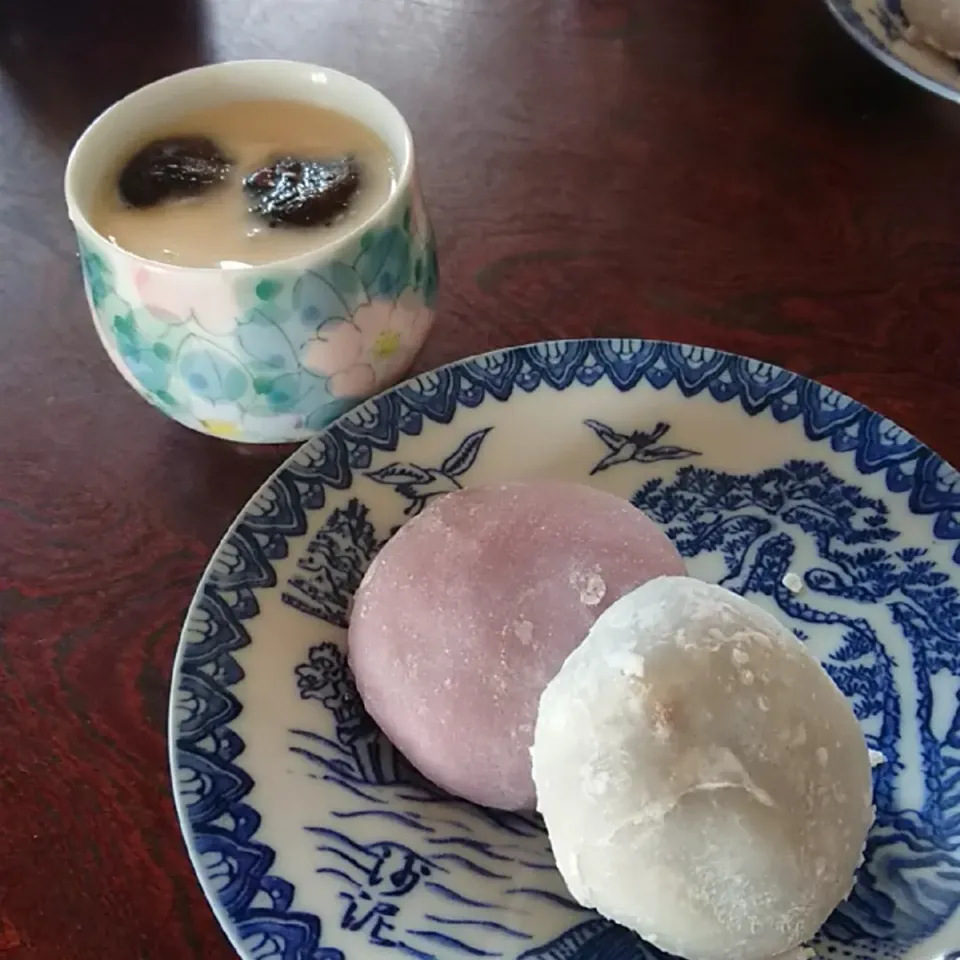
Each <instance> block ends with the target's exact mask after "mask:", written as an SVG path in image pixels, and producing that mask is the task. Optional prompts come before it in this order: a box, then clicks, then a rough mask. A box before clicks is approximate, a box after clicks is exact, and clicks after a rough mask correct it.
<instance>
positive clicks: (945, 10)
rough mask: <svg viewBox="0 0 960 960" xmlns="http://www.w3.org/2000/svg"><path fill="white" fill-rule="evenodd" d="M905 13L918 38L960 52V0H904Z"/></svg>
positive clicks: (935, 45) (947, 51) (952, 54)
mask: <svg viewBox="0 0 960 960" xmlns="http://www.w3.org/2000/svg"><path fill="white" fill-rule="evenodd" d="M903 15H904V16H905V17H906V18H907V21H908V23H909V24H910V29H911V31H912V33H913V35H914V37H915V38H916V39H917V40H920V41H922V42H924V43H928V44H929V45H930V46H931V47H936V48H937V49H938V50H942V51H943V52H944V53H946V54H948V55H949V56H954V57H955V56H957V55H958V54H960V0H903Z"/></svg>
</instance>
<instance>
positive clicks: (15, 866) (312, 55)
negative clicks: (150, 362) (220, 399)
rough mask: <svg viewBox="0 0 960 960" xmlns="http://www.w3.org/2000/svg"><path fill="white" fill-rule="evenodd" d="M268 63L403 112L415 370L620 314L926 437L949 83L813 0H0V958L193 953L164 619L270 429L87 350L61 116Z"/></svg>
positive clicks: (171, 614) (950, 127) (950, 202)
mask: <svg viewBox="0 0 960 960" xmlns="http://www.w3.org/2000/svg"><path fill="white" fill-rule="evenodd" d="M263 56H270V57H274V56H277V57H290V58H296V59H303V60H311V61H315V62H319V63H324V64H327V65H329V66H333V67H337V68H340V69H342V70H346V71H348V72H352V73H356V74H358V75H360V76H362V77H363V78H365V79H367V80H369V81H370V82H372V83H374V84H375V85H377V86H379V87H380V88H381V89H382V90H383V91H384V92H385V93H386V94H387V95H388V96H390V97H391V98H392V99H393V100H394V101H395V102H396V103H397V105H398V106H399V107H400V109H401V110H402V111H403V112H404V113H405V114H406V115H407V117H408V119H409V121H410V124H411V126H412V128H413V130H414V134H415V136H416V138H417V141H418V145H419V151H420V156H421V161H422V177H423V182H424V186H425V190H426V192H427V195H428V200H429V202H430V206H431V210H432V213H433V217H434V220H435V224H436V227H437V230H438V234H439V244H440V260H441V273H442V294H441V303H440V312H441V315H440V319H439V320H438V324H437V327H436V332H435V334H434V335H433V337H432V339H431V341H430V343H429V345H428V347H427V349H426V350H425V352H424V354H423V355H422V357H421V366H423V367H430V366H434V365H436V364H439V363H442V362H445V361H448V360H453V359H455V358H458V357H462V356H465V355H467V354H471V353H474V352H477V351H481V350H486V349H489V348H492V347H501V346H506V345H510V344H515V343H519V342H523V341H529V340H534V339H542V338H549V337H567V336H573V337H581V336H589V335H635V336H646V337H658V338H668V339H674V340H684V341H689V342H696V343H701V344H708V345H713V346H718V347H723V348H725V349H728V350H734V351H738V352H741V353H746V354H750V355H753V356H756V357H760V358H762V359H765V360H771V361H775V362H777V363H780V364H783V365H785V366H787V367H790V368H792V369H794V370H798V371H800V372H802V373H805V374H808V375H810V376H813V377H816V378H818V379H820V380H822V381H824V382H826V383H828V384H830V385H832V386H835V387H838V388H840V389H842V390H844V391H846V392H848V393H850V394H852V395H853V396H854V397H856V398H857V399H859V400H861V401H864V402H865V403H867V404H869V405H871V406H873V407H874V408H876V409H878V410H880V411H882V412H883V413H885V414H888V415H889V416H891V417H893V418H894V419H896V420H897V421H899V422H900V423H901V424H902V425H903V426H905V427H906V428H908V429H909V430H911V431H913V432H914V433H915V434H916V435H917V436H919V437H920V438H921V439H922V440H924V441H926V442H927V443H928V444H930V445H931V446H933V447H934V448H936V449H937V450H938V451H940V452H941V453H942V454H943V455H944V456H945V457H947V458H948V459H950V460H952V461H953V462H955V463H956V462H958V461H960V359H958V356H960V354H958V351H960V336H958V331H960V178H958V175H957V172H958V158H960V107H957V106H955V105H953V104H949V103H946V102H942V101H940V100H938V99H936V98H935V97H933V96H931V95H929V94H926V93H924V92H922V91H921V90H919V89H916V88H914V87H912V86H911V85H910V84H908V83H907V82H906V81H904V80H901V79H900V78H898V77H896V76H894V75H893V74H892V73H889V72H888V71H886V70H885V69H884V68H883V67H881V66H880V65H878V64H876V63H874V62H873V61H871V60H870V59H869V58H868V57H867V56H866V55H865V54H864V53H862V52H861V51H860V50H859V49H858V48H856V47H855V46H854V45H853V44H852V43H851V42H850V41H849V40H848V39H847V37H846V36H844V35H842V34H841V33H840V32H839V30H838V29H837V28H836V26H835V24H834V23H833V22H832V20H831V19H830V17H829V15H828V14H827V12H826V11H825V9H824V8H823V7H822V6H821V5H820V3H819V2H818V0H793V2H776V3H774V2H770V0H721V2H718V0H352V2H350V3H347V2H342V0H210V2H208V3H206V4H204V3H202V2H201V0H196V2H191V0H150V2H147V3H143V2H134V0H83V2H78V0H74V2H72V3H68V2H66V0H62V2H54V0H31V2H30V3H27V2H26V0H5V2H4V3H2V4H0V387H2V394H0V396H2V411H0V960H8V958H9V960H20V958H37V960H61V958H64V960H66V958H70V960H153V958H157V960H161V958H163V960H168V958H174V957H175V958H193V957H196V958H200V957H203V958H208V960H214V958H228V957H230V956H232V951H231V949H230V947H229V946H228V944H227V942H226V940H225V939H224V937H223V936H222V934H221V933H220V932H219V930H218V928H217V925H216V922H215V921H214V919H213V916H212V914H211V912H210V910H209V909H208V908H207V906H206V904H205V902H204V899H203V896H202V894H201V892H200V889H199V886H198V885H197V883H196V882H195V880H194V877H193V874H192V872H191V869H190V866H189V864H188V862H187V858H186V855H185V852H184V849H183V846H182V843H181V840H180V837H179V834H178V831H177V827H176V823H175V818H174V813H173V806H172V803H171V800H170V788H169V783H168V773H167V760H166V736H165V715H166V701H167V692H168V684H169V677H170V669H171V663H172V659H173V653H174V648H175V645H176V641H177V633H178V629H179V625H180V621H181V618H182V616H183V613H184V611H185V608H186V605H187V603H188V601H189V599H190V596H191V593H192V591H193V589H194V585H195V583H196V580H197V578H198V576H199V574H200V572H201V570H202V567H203V565H204V564H205V562H206V560H207V558H208V556H209V554H210V553H211V551H212V549H213V548H214V546H215V544H216V543H217V540H218V538H219V536H220V535H221V533H222V532H223V530H224V529H225V527H226V526H227V524H228V523H229V522H230V520H231V519H232V518H233V516H234V515H235V513H236V512H237V511H238V509H239V508H240V507H241V506H242V505H243V503H244V502H245V501H246V499H247V498H248V497H249V495H250V494H251V493H252V492H253V491H254V490H255V489H256V488H257V486H258V485H259V484H260V482H261V481H262V480H263V479H264V478H265V477H266V476H267V475H268V473H269V472H270V471H271V470H272V469H273V468H274V467H275V466H276V465H277V464H278V463H279V462H280V460H281V458H282V457H283V456H285V454H286V453H287V452H288V451H285V450H280V449H276V448H273V449H253V448H239V447H235V446H231V445H229V444H227V443H224V442H222V441H217V440H213V439H207V438H204V437H202V436H199V435H194V434H192V433H190V432H188V431H187V430H185V429H183V428H181V427H179V426H177V425H176V424H174V423H172V422H170V421H167V420H166V419H164V417H163V416H162V415H161V414H159V413H157V412H156V411H154V410H153V409H151V408H150V407H148V406H147V405H146V404H145V403H144V402H143V401H141V400H140V399H138V398H137V397H136V396H135V395H134V394H133V392H132V391H130V389H129V388H128V387H127V386H126V385H125V384H124V383H123V381H122V380H121V378H120V376H119V375H118V374H117V373H116V372H115V371H114V369H113V367H112V366H111V364H110V361H109V360H108V359H107V357H106V355H105V354H104V353H103V352H102V350H101V348H100V345H99V343H98V341H97V338H96V335H95V333H94V330H93V326H92V324H91V322H90V319H89V316H88V313H87V307H86V304H85V302H84V299H83V293H82V289H81V284H80V273H79V269H78V265H77V262H76V257H75V254H74V246H73V238H72V234H71V231H70V228H69V225H68V223H67V221H66V218H65V214H64V209H63V204H62V200H61V177H62V170H63V165H64V161H65V159H66V155H67V152H68V150H69V147H70V145H71V143H72V141H73V140H74V139H75V138H76V137H77V136H78V135H79V133H80V132H81V131H82V129H83V128H84V127H85V126H86V124H87V123H88V122H89V121H90V120H92V119H93V117H94V116H95V115H96V114H97V113H98V112H99V111H100V110H101V109H102V108H104V107H106V106H107V105H108V104H109V103H110V102H111V101H112V100H114V99H116V98H118V97H120V96H121V95H123V94H125V93H127V92H129V91H130V90H132V89H134V88H135V87H137V86H139V85H141V84H143V83H144V82H147V81H149V80H152V79H155V78H157V77H159V76H161V75H163V74H166V73H171V72H174V71H176V70H179V69H182V68H184V67H187V66H190V65H194V64H197V63H201V62H207V61H210V60H222V59H233V58H240V57H263Z"/></svg>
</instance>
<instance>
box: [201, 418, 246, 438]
mask: <svg viewBox="0 0 960 960" xmlns="http://www.w3.org/2000/svg"><path fill="white" fill-rule="evenodd" d="M200 422H201V423H202V424H203V425H204V427H206V429H207V430H209V431H210V433H212V434H215V435H216V436H218V437H226V438H227V439H228V440H230V439H233V438H234V437H237V436H239V435H240V434H241V433H242V432H243V431H242V430H241V428H240V424H238V423H232V422H231V421H229V420H201V421H200Z"/></svg>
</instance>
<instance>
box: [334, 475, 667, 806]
mask: <svg viewBox="0 0 960 960" xmlns="http://www.w3.org/2000/svg"><path fill="white" fill-rule="evenodd" d="M685 572H686V571H685V569H684V564H683V560H682V559H681V557H680V554H679V553H678V552H677V550H676V549H675V548H674V546H673V544H672V543H671V542H670V540H669V539H668V538H667V537H666V536H665V534H663V533H662V532H661V531H660V529H659V528H658V527H657V526H656V525H655V524H654V523H653V521H651V520H650V519H649V518H648V517H647V516H646V515H645V514H643V513H642V512H641V511H640V510H638V509H637V508H636V507H634V506H632V505H631V504H630V503H629V502H627V501H626V500H623V499H621V498H620V497H617V496H614V495H613V494H609V493H604V492H602V491H599V490H595V489H593V488H591V487H585V486H581V485H579V484H574V483H563V482H554V481H536V482H533V481H532V482H524V483H511V484H507V485H505V486H490V487H477V488H473V489H470V490H461V491H457V492H455V493H451V494H448V495H446V496H443V497H440V498H438V499H436V500H434V501H433V502H432V503H430V504H429V505H428V506H427V507H426V508H425V509H424V511H423V512H422V513H421V514H419V515H418V516H416V517H414V518H413V519H411V520H410V521H409V522H408V523H406V524H405V525H404V526H403V527H401V528H400V530H399V531H398V532H397V534H396V535H395V536H394V537H393V538H392V539H391V540H390V541H389V542H388V543H387V544H386V545H385V546H384V548H383V549H382V550H381V551H380V553H379V554H378V556H377V557H376V558H375V560H374V562H373V563H372V564H371V566H370V569H369V570H368V571H367V574H366V576H365V577H364V579H363V582H362V583H361V584H360V587H359V589H358V591H357V595H356V598H355V602H354V608H353V615H352V618H351V622H350V631H349V639H348V652H349V660H350V665H351V667H352V669H353V673H354V677H355V679H356V682H357V688H358V690H359V692H360V696H361V697H362V698H363V702H364V705H365V706H366V708H367V711H368V712H369V714H370V716H371V717H372V718H373V719H374V720H375V721H376V723H377V724H379V726H380V728H381V729H382V730H383V732H384V734H385V735H386V736H387V737H389V739H390V740H391V741H392V742H393V744H394V745H395V746H396V747H397V748H398V749H399V750H400V751H402V752H403V753H404V754H405V756H406V757H407V759H408V760H409V761H410V762H411V763H412V764H413V765H414V766H415V767H416V768H417V769H418V770H420V772H421V773H422V774H423V775H424V776H426V777H427V778H428V779H429V780H432V781H433V782H434V783H435V784H437V785H438V786H440V787H442V788H443V789H445V790H447V791H448V792H449V793H451V794H454V795H455V796H459V797H463V798H465V799H467V800H472V801H473V802H475V803H478V804H482V805H485V806H490V807H497V808H501V809H505V810H525V809H532V808H533V807H534V804H535V799H536V798H535V793H534V786H533V778H532V775H531V762H530V747H531V746H532V744H533V729H534V724H535V722H536V715H537V704H538V702H539V699H540V694H541V693H542V692H543V690H544V688H545V687H546V685H547V684H548V683H549V682H550V680H552V679H553V677H554V676H555V675H556V673H557V672H558V671H559V669H560V667H561V666H562V665H563V662H564V661H565V660H566V658H567V656H568V655H569V654H570V653H572V652H573V650H574V649H575V648H576V647H577V646H579V644H580V642H581V641H582V640H583V639H584V637H585V636H586V635H587V633H588V632H589V630H590V628H591V627H592V626H593V624H594V621H595V620H596V619H597V617H599V616H600V614H601V613H603V611H604V610H606V609H607V607H609V606H610V605H611V604H612V603H614V602H615V601H616V600H618V599H619V598H620V597H622V596H623V595H624V594H627V593H630V592H631V591H632V590H635V589H636V588H637V587H639V586H642V585H643V584H644V583H646V582H647V581H649V580H652V579H653V578H655V577H660V576H674V575H682V574H684V573H685Z"/></svg>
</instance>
